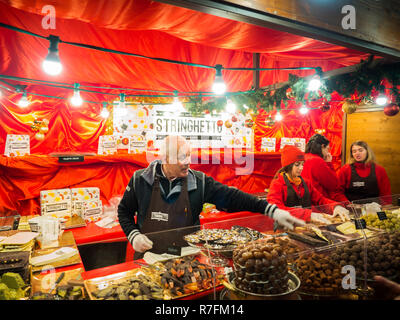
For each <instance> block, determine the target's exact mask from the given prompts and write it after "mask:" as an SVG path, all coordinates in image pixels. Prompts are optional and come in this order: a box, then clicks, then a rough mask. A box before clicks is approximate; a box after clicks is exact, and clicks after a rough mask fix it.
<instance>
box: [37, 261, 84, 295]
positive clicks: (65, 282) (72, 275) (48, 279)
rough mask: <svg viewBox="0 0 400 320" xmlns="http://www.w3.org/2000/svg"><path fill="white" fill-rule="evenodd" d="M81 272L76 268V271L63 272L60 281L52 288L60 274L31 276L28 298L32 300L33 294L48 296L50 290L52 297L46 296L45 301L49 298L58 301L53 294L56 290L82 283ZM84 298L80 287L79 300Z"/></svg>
mask: <svg viewBox="0 0 400 320" xmlns="http://www.w3.org/2000/svg"><path fill="white" fill-rule="evenodd" d="M83 271H84V270H83V268H77V269H73V270H68V271H64V272H63V273H64V275H63V278H62V280H61V281H60V282H59V283H58V284H56V285H55V286H54V284H55V282H56V280H57V278H58V277H59V276H60V274H61V273H53V272H50V273H47V274H32V275H31V292H30V298H32V297H33V296H34V295H35V294H39V293H45V294H49V291H50V290H51V292H52V294H53V295H52V296H47V299H50V298H51V299H56V300H58V299H59V297H56V296H55V293H56V292H57V288H59V287H65V286H74V285H76V284H77V283H79V282H82V281H81V280H82V276H81V274H82V272H83ZM82 283H83V282H82ZM79 286H80V285H79ZM53 287H54V288H53ZM85 298H86V294H85V290H84V288H83V285H82V290H81V296H80V299H81V300H83V299H85Z"/></svg>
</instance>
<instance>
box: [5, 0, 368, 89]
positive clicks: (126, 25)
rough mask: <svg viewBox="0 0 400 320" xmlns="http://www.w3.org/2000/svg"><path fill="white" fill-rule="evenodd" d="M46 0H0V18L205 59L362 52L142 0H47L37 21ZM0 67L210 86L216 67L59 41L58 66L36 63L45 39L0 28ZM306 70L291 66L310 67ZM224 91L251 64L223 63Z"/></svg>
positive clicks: (72, 37)
mask: <svg viewBox="0 0 400 320" xmlns="http://www.w3.org/2000/svg"><path fill="white" fill-rule="evenodd" d="M48 4H49V3H48V1H45V0H43V1H35V2H31V1H28V0H26V1H4V0H3V1H0V12H1V14H0V22H3V23H7V24H10V25H13V26H16V27H20V28H23V29H26V30H29V31H31V32H34V33H37V34H41V35H44V36H48V35H50V34H54V35H57V36H59V37H60V38H61V40H64V41H72V42H78V43H85V44H90V45H95V46H100V47H105V48H108V49H115V50H121V51H127V52H131V53H137V54H141V55H145V56H150V57H161V58H167V59H174V60H180V61H186V62H194V63H199V64H206V65H212V66H214V65H216V64H222V65H223V66H224V67H251V66H252V53H253V52H259V53H261V65H260V66H261V67H266V68H268V67H296V66H299V67H301V66H313V67H317V66H320V67H321V68H322V69H323V70H324V71H327V70H331V69H336V68H339V67H343V66H348V65H352V64H356V63H358V62H359V61H360V59H361V58H364V57H365V54H363V53H360V52H358V51H355V50H350V49H347V48H343V47H340V46H336V45H331V44H328V43H324V42H321V41H317V40H313V39H309V38H305V37H300V36H295V35H291V34H288V33H285V32H280V31H275V30H271V29H266V28H262V27H258V26H254V25H250V24H246V23H243V22H237V21H232V20H228V19H224V18H219V17H216V16H212V15H209V14H205V13H201V12H196V11H192V10H188V9H184V8H179V7H175V6H171V5H167V4H162V3H157V2H153V1H148V0H135V1H105V0H103V1H90V0H86V1H78V0H73V1H52V2H51V5H53V6H54V7H55V9H56V17H57V19H56V29H55V30H52V29H49V30H45V29H43V28H42V18H43V16H44V14H43V13H41V10H42V8H43V7H44V6H45V5H48ZM0 35H1V38H0V39H1V40H0V41H1V46H0V56H1V57H2V59H1V64H0V73H1V74H6V75H15V76H20V77H29V78H36V79H38V78H39V79H43V80H55V81H61V82H67V83H73V82H78V83H81V84H84V83H94V84H106V85H115V86H124V87H133V88H143V89H157V90H178V91H180V92H183V91H209V90H210V87H211V84H212V82H213V79H214V74H215V71H214V70H210V69H202V68H194V67H189V66H181V65H176V64H169V63H164V62H156V61H151V60H147V59H142V58H134V57H129V56H123V55H118V54H112V53H104V52H98V51H95V50H90V49H84V48H78V47H75V46H70V45H67V44H63V43H61V44H60V45H59V49H60V58H61V60H62V62H63V65H64V70H63V72H62V74H61V75H59V76H57V77H50V76H47V75H45V74H44V72H43V71H42V70H41V62H42V60H43V59H44V57H45V56H46V54H47V50H48V46H49V42H48V41H47V40H43V39H39V38H35V37H32V36H29V35H25V34H21V33H17V32H15V31H11V30H7V29H3V28H0ZM310 72H311V73H312V71H301V72H294V73H297V74H299V75H308V74H310ZM288 73H289V72H278V71H274V72H270V71H265V72H261V82H260V85H261V86H265V85H269V84H272V83H275V82H280V81H285V80H287V77H288ZM223 75H224V79H225V81H226V83H227V85H228V88H229V90H230V91H237V90H248V89H250V87H251V84H252V72H243V71H223Z"/></svg>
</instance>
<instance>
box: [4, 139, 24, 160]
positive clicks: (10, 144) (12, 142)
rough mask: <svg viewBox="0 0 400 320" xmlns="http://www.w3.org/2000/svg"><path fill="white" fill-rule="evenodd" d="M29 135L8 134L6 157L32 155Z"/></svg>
mask: <svg viewBox="0 0 400 320" xmlns="http://www.w3.org/2000/svg"><path fill="white" fill-rule="evenodd" d="M29 141H30V140H29V135H20V134H7V139H6V147H5V149H4V155H6V156H8V157H18V156H24V155H27V154H30V143H29Z"/></svg>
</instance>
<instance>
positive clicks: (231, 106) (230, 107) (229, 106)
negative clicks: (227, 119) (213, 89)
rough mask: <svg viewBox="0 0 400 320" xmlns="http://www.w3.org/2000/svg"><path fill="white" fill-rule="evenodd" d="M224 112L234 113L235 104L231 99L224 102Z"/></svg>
mask: <svg viewBox="0 0 400 320" xmlns="http://www.w3.org/2000/svg"><path fill="white" fill-rule="evenodd" d="M225 111H226V112H228V113H235V112H236V104H234V103H233V101H232V100H231V99H228V101H227V102H226V107H225Z"/></svg>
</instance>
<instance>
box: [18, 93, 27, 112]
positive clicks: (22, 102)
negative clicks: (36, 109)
mask: <svg viewBox="0 0 400 320" xmlns="http://www.w3.org/2000/svg"><path fill="white" fill-rule="evenodd" d="M18 105H19V106H20V107H21V108H26V107H27V106H29V100H28V96H27V93H26V91H25V90H24V93H23V94H22V97H21V99H20V100H19V101H18Z"/></svg>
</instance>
